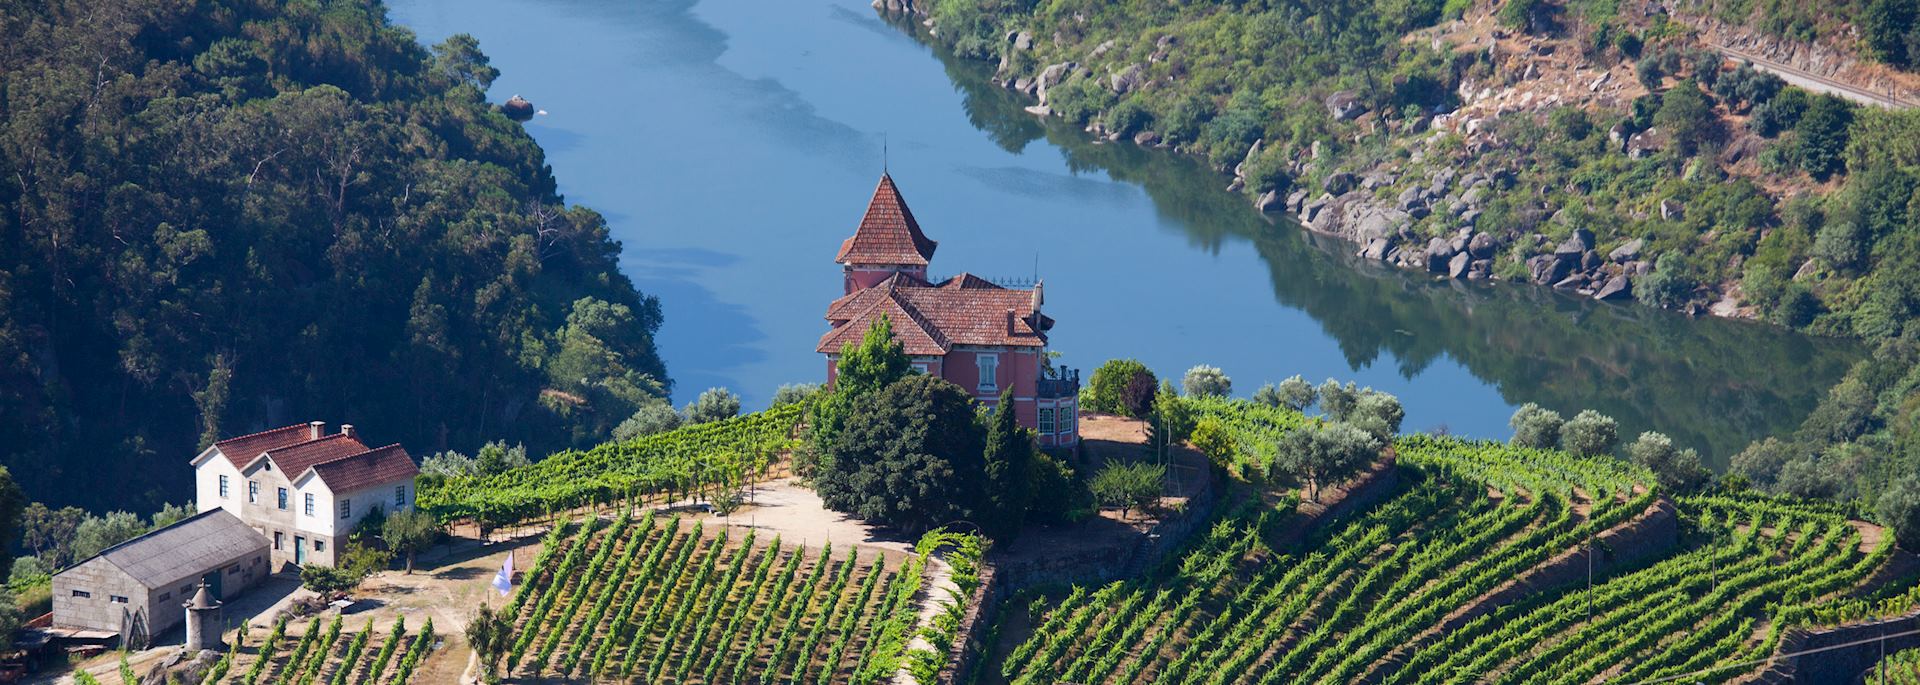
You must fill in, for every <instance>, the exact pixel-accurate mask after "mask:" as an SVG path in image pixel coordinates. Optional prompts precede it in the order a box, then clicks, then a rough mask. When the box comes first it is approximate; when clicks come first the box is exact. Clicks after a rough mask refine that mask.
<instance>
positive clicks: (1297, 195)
mask: <svg viewBox="0 0 1920 685" xmlns="http://www.w3.org/2000/svg"><path fill="white" fill-rule="evenodd" d="M1306 204H1307V189H1306V188H1298V189H1295V190H1294V191H1293V192H1292V193H1288V194H1287V211H1289V212H1298V211H1300V208H1301V207H1305V206H1306Z"/></svg>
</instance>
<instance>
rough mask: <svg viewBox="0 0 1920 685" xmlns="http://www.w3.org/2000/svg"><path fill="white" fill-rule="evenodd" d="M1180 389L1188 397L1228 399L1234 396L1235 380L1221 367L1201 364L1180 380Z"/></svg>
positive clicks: (1188, 371)
mask: <svg viewBox="0 0 1920 685" xmlns="http://www.w3.org/2000/svg"><path fill="white" fill-rule="evenodd" d="M1180 387H1181V388H1182V389H1183V390H1185V391H1186V393H1187V396H1188V397H1226V396H1227V395H1230V394H1233V379H1231V378H1228V377H1227V374H1226V373H1224V372H1222V371H1221V370H1220V367H1217V366H1207V365H1206V364H1201V365H1199V366H1195V367H1193V368H1191V369H1187V375H1185V376H1182V377H1181V378H1180Z"/></svg>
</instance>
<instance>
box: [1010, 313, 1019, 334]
mask: <svg viewBox="0 0 1920 685" xmlns="http://www.w3.org/2000/svg"><path fill="white" fill-rule="evenodd" d="M1017 318H1019V315H1018V314H1016V313H1014V311H1013V309H1011V308H1009V309H1007V335H1013V334H1014V332H1015V330H1016V329H1015V328H1014V327H1013V322H1014V320H1015V319H1017Z"/></svg>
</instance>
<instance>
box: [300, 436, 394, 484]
mask: <svg viewBox="0 0 1920 685" xmlns="http://www.w3.org/2000/svg"><path fill="white" fill-rule="evenodd" d="M313 472H314V475H316V476H319V477H320V480H321V482H324V483H326V484H327V489H329V490H332V491H333V492H335V493H345V492H353V491H355V490H360V489H363V488H369V487H373V486H375V485H380V484H382V483H391V482H394V481H397V480H406V479H410V478H413V477H414V476H415V475H417V474H419V473H420V467H418V466H415V465H414V463H413V457H412V456H411V455H409V454H407V450H406V448H404V447H401V446H400V445H398V444H393V445H387V446H384V447H376V448H374V449H371V450H367V451H366V452H363V453H360V454H356V455H353V456H351V457H348V458H345V459H338V460H334V461H329V462H325V463H321V464H315V465H314V466H313ZM295 475H296V476H298V475H301V474H299V473H298V472H295Z"/></svg>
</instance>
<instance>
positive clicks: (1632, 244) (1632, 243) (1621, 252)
mask: <svg viewBox="0 0 1920 685" xmlns="http://www.w3.org/2000/svg"><path fill="white" fill-rule="evenodd" d="M1646 247H1647V241H1646V239H1645V238H1634V239H1633V240H1629V241H1627V242H1625V243H1622V244H1621V245H1620V246H1619V247H1616V248H1613V251H1612V252H1608V253H1607V259H1608V260H1610V261H1613V262H1615V263H1626V262H1631V261H1633V260H1635V259H1638V258H1639V257H1640V251H1641V250H1644V249H1646Z"/></svg>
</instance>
